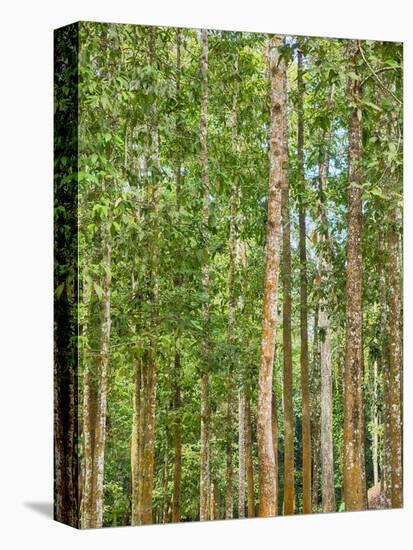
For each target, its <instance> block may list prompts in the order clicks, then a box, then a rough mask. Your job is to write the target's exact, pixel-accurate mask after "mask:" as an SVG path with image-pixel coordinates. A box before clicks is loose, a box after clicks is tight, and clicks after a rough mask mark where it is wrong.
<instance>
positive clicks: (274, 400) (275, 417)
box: [272, 391, 278, 514]
mask: <svg viewBox="0 0 413 550" xmlns="http://www.w3.org/2000/svg"><path fill="white" fill-rule="evenodd" d="M272 441H273V445H274V466H275V468H274V470H275V510H276V514H278V404H277V395H276V393H275V391H273V393H272Z"/></svg>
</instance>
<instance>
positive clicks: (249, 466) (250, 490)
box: [245, 395, 255, 518]
mask: <svg viewBox="0 0 413 550" xmlns="http://www.w3.org/2000/svg"><path fill="white" fill-rule="evenodd" d="M245 468H246V474H247V504H248V517H249V518H253V517H255V491H254V462H253V457H252V433H251V411H250V399H249V396H248V395H246V396H245Z"/></svg>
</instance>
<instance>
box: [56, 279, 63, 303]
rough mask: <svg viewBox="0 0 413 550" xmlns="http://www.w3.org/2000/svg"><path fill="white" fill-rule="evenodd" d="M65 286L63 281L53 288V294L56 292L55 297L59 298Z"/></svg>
mask: <svg viewBox="0 0 413 550" xmlns="http://www.w3.org/2000/svg"><path fill="white" fill-rule="evenodd" d="M64 288H65V283H64V282H63V283H60V285H59V286H58V287H57V288H56V290H55V294H56V298H57V299H59V298H60V296H61V295H62V292H63V289H64Z"/></svg>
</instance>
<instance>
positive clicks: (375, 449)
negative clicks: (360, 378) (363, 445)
mask: <svg viewBox="0 0 413 550" xmlns="http://www.w3.org/2000/svg"><path fill="white" fill-rule="evenodd" d="M370 377H371V423H372V436H371V439H372V458H373V485H377V483H378V482H379V418H378V411H377V397H378V395H377V360H376V359H374V361H373V368H372V372H371V373H370Z"/></svg>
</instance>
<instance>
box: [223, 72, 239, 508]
mask: <svg viewBox="0 0 413 550" xmlns="http://www.w3.org/2000/svg"><path fill="white" fill-rule="evenodd" d="M231 118H232V120H231V126H232V147H233V154H234V158H237V154H238V147H237V141H238V66H237V62H235V67H234V92H233V99H232V117H231ZM236 166H237V163H236V162H235V170H234V174H233V182H232V192H231V214H230V229H229V280H228V287H229V304H228V343H229V345H230V346H233V345H234V343H235V338H234V330H235V307H236V297H235V274H236V269H237V265H236V264H237V236H236V224H237V195H238V174H237V168H236ZM230 353H231V357H230V358H229V372H228V389H227V396H228V402H227V433H226V439H227V441H226V453H227V480H226V494H225V518H226V519H232V517H233V508H234V465H233V446H232V436H233V416H234V392H233V386H234V361H233V352H232V351H231V352H230Z"/></svg>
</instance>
